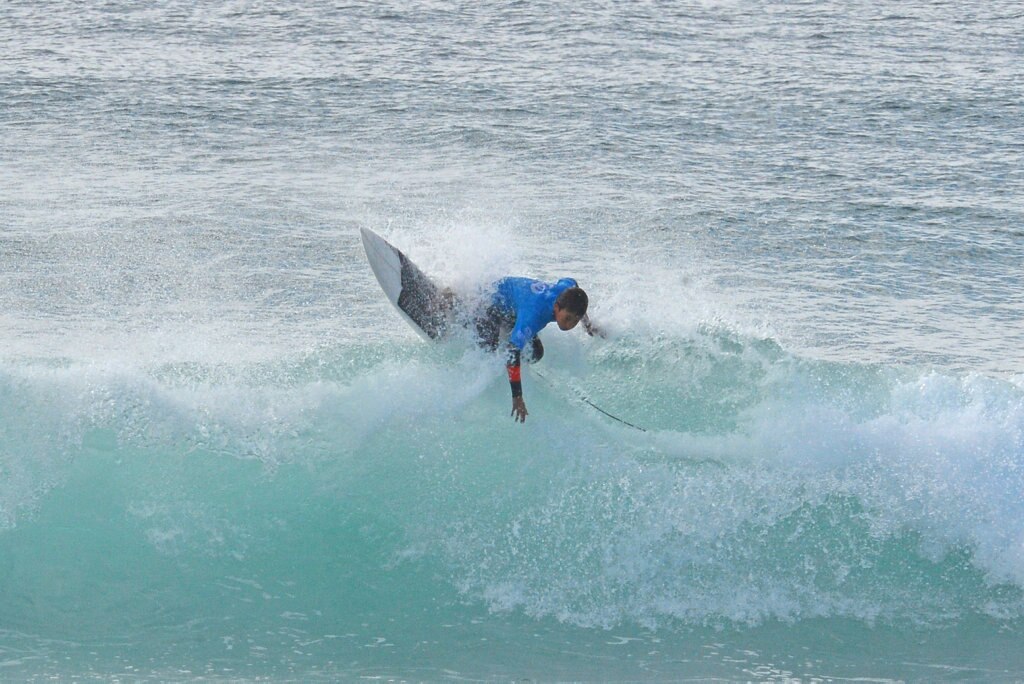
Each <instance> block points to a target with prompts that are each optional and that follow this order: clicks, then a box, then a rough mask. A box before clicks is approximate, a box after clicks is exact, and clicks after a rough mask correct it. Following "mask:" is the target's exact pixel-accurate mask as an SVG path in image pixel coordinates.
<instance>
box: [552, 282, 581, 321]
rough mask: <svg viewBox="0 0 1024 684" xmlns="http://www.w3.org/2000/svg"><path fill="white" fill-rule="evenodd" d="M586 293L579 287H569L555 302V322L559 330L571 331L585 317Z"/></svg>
mask: <svg viewBox="0 0 1024 684" xmlns="http://www.w3.org/2000/svg"><path fill="white" fill-rule="evenodd" d="M588 303H589V301H588V299H587V293H586V292H584V291H583V289H582V288H579V287H570V288H569V289H567V290H565V291H564V292H562V294H560V295H558V299H556V300H555V322H556V323H558V328H559V329H560V330H572V329H573V328H575V327H576V324H577V323H579V322H580V319H581V318H583V317H584V316H586V315H587V304H588Z"/></svg>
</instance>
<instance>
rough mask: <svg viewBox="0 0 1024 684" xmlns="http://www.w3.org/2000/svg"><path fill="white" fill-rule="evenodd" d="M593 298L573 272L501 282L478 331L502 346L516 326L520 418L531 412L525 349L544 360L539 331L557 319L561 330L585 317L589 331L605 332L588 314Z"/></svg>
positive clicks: (511, 373) (511, 342)
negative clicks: (550, 277)
mask: <svg viewBox="0 0 1024 684" xmlns="http://www.w3.org/2000/svg"><path fill="white" fill-rule="evenodd" d="M587 304H588V300H587V293H586V292H584V291H583V290H582V289H581V288H580V287H579V286H578V285H577V284H576V281H575V280H573V279H572V278H562V279H561V280H559V281H558V282H557V283H544V282H541V281H539V280H533V279H532V278H513V277H509V278H502V279H501V280H499V281H498V282H497V283H496V284H495V290H494V293H493V294H492V296H491V299H490V302H489V303H488V306H487V308H486V310H485V311H484V312H483V314H482V315H480V316H478V317H477V319H476V331H477V335H478V336H479V339H480V344H481V346H483V347H485V348H487V349H490V350H492V351H494V350H496V349H497V348H498V344H499V342H500V339H501V337H502V333H503V332H504V331H506V330H509V331H510V332H509V334H508V347H507V356H506V359H505V366H506V368H507V370H508V381H509V384H510V385H511V386H512V417H513V418H514V419H515V420H516V421H517V422H520V423H522V422H526V416H527V415H529V412H528V411H527V410H526V402H525V400H524V399H523V383H522V375H521V363H522V361H523V360H524V359H523V355H524V352H525V354H526V358H525V360H526V361H527V362H536V361H539V360H540V358H541V357H542V356H543V355H544V345H543V344H541V341H540V339H539V338H538V337H537V333H539V332H540V331H541V329H543V328H544V326H546V325H547V324H548V323H551V322H552V321H555V322H556V323H558V328H559V329H560V330H572V329H573V328H575V327H576V326H577V324H579V323H581V322H582V323H583V328H584V329H585V330H586V331H587V334H588V335H602V333H601V331H600V330H599V329H598V328H597V327H596V326H595V325H594V324H593V323H592V322H591V321H590V319H589V318H588V317H587ZM602 336H603V335H602ZM527 344H529V350H527Z"/></svg>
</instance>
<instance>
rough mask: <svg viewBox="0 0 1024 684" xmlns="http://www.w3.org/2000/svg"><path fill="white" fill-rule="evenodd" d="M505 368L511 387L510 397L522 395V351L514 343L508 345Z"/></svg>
mask: <svg viewBox="0 0 1024 684" xmlns="http://www.w3.org/2000/svg"><path fill="white" fill-rule="evenodd" d="M505 369H506V370H507V371H508V384H509V385H510V386H511V387H512V398H513V399H514V398H516V397H521V396H523V375H522V352H521V351H520V350H519V349H517V348H516V347H515V345H512V344H510V345H508V356H507V357H505Z"/></svg>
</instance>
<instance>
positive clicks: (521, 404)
mask: <svg viewBox="0 0 1024 684" xmlns="http://www.w3.org/2000/svg"><path fill="white" fill-rule="evenodd" d="M528 415H529V412H528V411H527V410H526V402H525V401H523V398H522V397H512V417H513V418H515V421H516V422H517V423H525V422H526V416H528Z"/></svg>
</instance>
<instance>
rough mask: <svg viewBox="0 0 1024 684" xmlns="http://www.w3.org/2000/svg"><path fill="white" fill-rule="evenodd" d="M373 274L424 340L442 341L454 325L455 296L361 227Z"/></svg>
mask: <svg viewBox="0 0 1024 684" xmlns="http://www.w3.org/2000/svg"><path fill="white" fill-rule="evenodd" d="M359 232H360V234H361V235H362V238H363V249H364V250H366V259H367V261H369V262H370V268H371V269H373V275H375V276H376V277H377V282H378V283H380V286H381V289H383V290H384V294H385V295H387V298H388V301H390V302H391V303H392V304H393V305H394V307H395V308H396V309H398V313H400V314H401V315H402V318H403V319H405V321H406V323H408V324H409V325H410V326H412V328H413V330H415V331H416V332H417V333H419V334H420V336H421V337H423V338H425V339H428V340H441V339H444V338H445V337H447V336H448V334H449V333H450V331H451V325H452V308H453V304H454V297H453V296H452V294H451V291H450V290H447V289H446V288H443V287H441V286H440V285H438V284H437V283H436V282H434V281H433V280H432V279H431V278H430V277H428V276H427V275H426V274H425V273H424V272H423V271H421V270H420V269H419V267H418V266H417V265H416V264H414V263H413V262H412V261H411V260H410V259H409V257H407V256H405V254H403V253H402V251H401V250H399V249H398V248H397V247H395V246H394V245H392V244H391V243H390V242H388V241H387V240H385V239H384V238H382V237H381V236H380V235H377V234H376V233H374V232H373V231H372V230H370V229H369V228H360V229H359Z"/></svg>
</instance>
